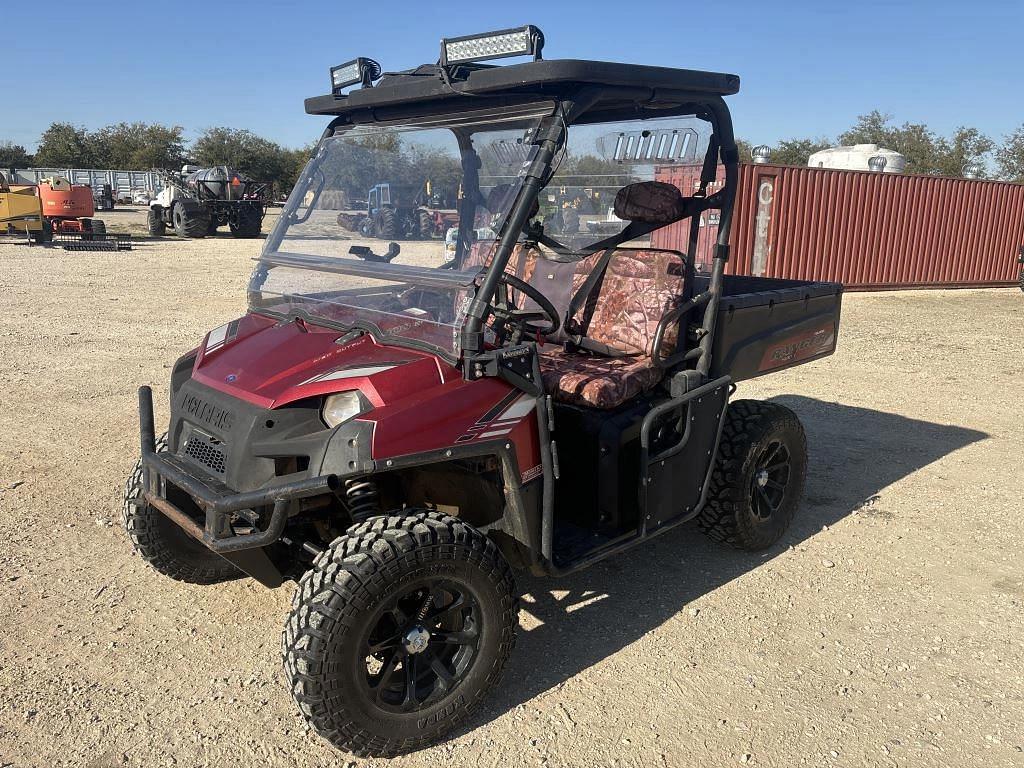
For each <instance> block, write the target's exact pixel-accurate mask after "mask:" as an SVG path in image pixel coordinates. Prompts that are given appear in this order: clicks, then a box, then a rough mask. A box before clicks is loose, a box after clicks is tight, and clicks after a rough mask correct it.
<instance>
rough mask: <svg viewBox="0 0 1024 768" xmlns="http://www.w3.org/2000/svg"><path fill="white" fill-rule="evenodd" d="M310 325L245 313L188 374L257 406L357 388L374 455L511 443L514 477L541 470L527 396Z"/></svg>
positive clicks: (203, 350)
mask: <svg viewBox="0 0 1024 768" xmlns="http://www.w3.org/2000/svg"><path fill="white" fill-rule="evenodd" d="M343 336H344V334H343V333H342V332H340V331H338V330H334V329H329V328H324V327H321V326H316V325H312V324H309V323H298V322H282V321H278V320H274V319H272V318H268V317H264V316H262V315H257V314H248V315H245V316H244V317H242V318H239V319H238V320H234V321H232V322H230V323H227V324H226V325H222V326H220V327H219V328H215V329H214V330H212V331H210V333H208V334H207V336H206V339H205V340H204V341H203V344H201V345H200V347H199V354H198V355H197V356H196V362H195V366H194V368H193V371H192V376H193V378H194V379H195V380H196V381H198V382H200V383H202V384H205V385H206V386H208V387H211V388H213V389H217V390H219V391H221V392H224V393H226V394H229V395H231V396H233V397H237V398H239V399H241V400H245V401H247V402H250V403H253V404H255V405H258V406H260V407H262V408H278V407H281V406H284V405H287V404H288V403H292V402H295V401H297V400H303V399H305V398H309V397H319V396H323V395H328V394H332V393H334V392H343V391H348V390H353V389H358V390H359V391H360V392H362V393H363V395H364V396H365V397H366V399H367V400H368V401H369V402H370V403H371V404H372V405H373V410H372V411H370V412H368V413H367V414H365V415H364V416H362V417H360V418H361V419H362V420H364V421H372V422H374V424H375V427H374V432H373V451H372V453H373V458H374V459H377V460H379V459H387V458H392V457H395V456H403V455H408V454H412V453H421V452H426V451H436V450H442V449H444V448H450V447H453V446H455V445H460V446H463V445H465V444H466V443H469V442H473V441H477V440H496V439H501V440H507V441H511V442H512V443H513V444H514V446H515V450H516V456H517V457H518V461H519V467H520V471H521V472H522V473H523V474H524V475H528V473H530V472H534V473H535V471H536V469H535V468H536V467H537V466H538V465H539V464H540V453H539V450H538V436H537V424H536V418H535V416H534V411H533V408H534V399H533V398H530V397H528V396H526V395H524V394H522V393H521V392H519V391H518V390H515V389H514V388H512V387H511V386H509V385H508V384H506V383H505V382H503V381H500V380H498V379H492V378H488V379H480V380H478V381H466V380H465V379H464V378H463V377H462V373H461V372H460V371H459V369H457V368H454V367H452V366H450V365H448V364H447V363H445V362H444V361H442V360H441V359H440V358H438V357H436V356H434V355H431V354H430V353H428V352H420V351H417V350H413V349H408V348H405V347H397V346H385V345H382V344H379V343H377V341H376V340H374V338H373V337H372V336H370V335H364V336H360V337H358V338H356V339H354V340H352V341H349V342H347V343H341V344H339V343H338V339H340V338H342V337H343Z"/></svg>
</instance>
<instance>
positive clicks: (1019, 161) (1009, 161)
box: [996, 123, 1024, 182]
mask: <svg viewBox="0 0 1024 768" xmlns="http://www.w3.org/2000/svg"><path fill="white" fill-rule="evenodd" d="M996 167H997V168H998V169H999V176H1000V178H1003V179H1006V180H1007V181H1020V182H1024V123H1021V124H1020V126H1019V127H1018V128H1017V130H1015V131H1014V132H1013V133H1011V134H1010V135H1009V136H1007V137H1006V138H1005V139H1003V145H1002V146H1001V147H999V149H997V150H996Z"/></svg>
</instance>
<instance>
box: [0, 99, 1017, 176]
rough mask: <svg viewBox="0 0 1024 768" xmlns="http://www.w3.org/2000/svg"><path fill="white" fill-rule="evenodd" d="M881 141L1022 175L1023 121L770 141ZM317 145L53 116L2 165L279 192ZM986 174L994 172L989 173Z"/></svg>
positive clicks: (0, 149) (914, 160)
mask: <svg viewBox="0 0 1024 768" xmlns="http://www.w3.org/2000/svg"><path fill="white" fill-rule="evenodd" d="M737 143H738V144H739V145H740V157H741V158H742V159H743V160H750V158H751V154H750V153H751V150H752V149H753V143H752V142H749V141H744V140H742V139H740V140H739V141H738V142H737ZM837 144H838V145H851V144H878V145H880V146H882V147H886V148H887V149H892V150H895V151H897V152H899V153H900V154H902V155H904V156H905V157H906V158H907V172H908V173H922V174H930V175H936V176H963V175H965V174H964V169H965V167H967V166H969V165H972V164H977V163H980V164H981V167H982V168H988V169H994V171H995V176H996V177H998V178H1001V179H1005V180H1007V181H1017V182H1024V123H1022V124H1021V125H1020V126H1019V127H1018V128H1017V129H1016V130H1015V131H1013V132H1012V133H1010V134H1009V135H1008V136H1005V137H1004V138H1003V141H1002V143H1001V144H997V143H996V142H995V141H994V140H993V139H991V138H990V137H988V136H986V135H985V134H983V133H982V132H981V131H979V130H978V129H977V128H972V127H967V126H963V127H960V128H957V129H956V130H955V131H954V132H953V134H952V135H951V136H948V137H947V136H942V135H939V134H937V133H935V132H934V131H932V130H931V129H930V128H928V126H927V125H924V124H923V123H909V122H907V123H904V124H903V125H895V124H893V122H892V118H891V116H890V115H886V114H883V113H881V112H879V111H878V110H874V111H872V112H869V113H867V114H866V115H861V116H860V117H859V118H858V119H857V122H856V123H855V124H854V125H853V126H851V127H850V128H849V129H848V130H846V131H844V132H843V133H841V134H839V136H838V137H836V139H835V140H832V139H829V138H827V137H818V138H799V137H798V138H791V139H786V140H783V141H780V142H778V143H777V144H776V145H775V146H773V147H772V152H771V158H770V162H772V163H775V164H779V165H807V158H808V157H809V156H810V155H811V154H812V153H814V152H817V151H818V150H820V149H826V148H828V147H832V146H836V145H837ZM312 147H313V145H310V146H307V147H302V148H299V149H290V148H287V147H283V146H281V145H280V144H278V143H276V142H273V141H270V140H269V139H265V138H263V137H261V136H257V135H256V134H254V133H252V132H251V131H247V130H244V129H235V128H227V127H215V128H207V129H206V130H205V131H203V132H202V133H201V134H200V135H199V137H198V138H196V140H195V141H193V142H192V143H191V144H189V143H187V142H186V141H185V138H184V129H183V128H182V127H181V126H166V125H160V124H157V123H142V122H135V123H116V124H114V125H108V126H105V127H103V128H99V129H97V130H94V131H89V130H87V129H85V128H83V127H80V126H76V125H73V124H71V123H53V124H51V125H50V127H49V128H47V129H46V130H45V131H43V134H42V136H41V137H40V139H39V145H38V148H37V149H36V151H35V152H34V153H31V152H29V151H28V150H26V148H25V147H24V146H22V145H19V144H14V143H13V142H10V141H0V168H5V169H6V168H28V167H32V166H36V167H43V168H117V169H124V170H139V171H148V170H150V169H151V168H169V169H173V168H180V167H181V166H182V165H183V164H185V163H186V162H192V163H195V164H196V165H200V166H203V167H207V166H213V165H229V166H231V167H233V168H236V169H237V170H239V171H241V172H242V173H244V174H246V175H248V176H250V177H251V178H253V179H255V180H258V181H267V182H271V183H272V184H273V185H274V188H275V191H276V192H278V193H281V192H287V191H288V190H289V189H291V187H292V186H293V185H294V183H295V180H296V179H297V178H298V175H299V172H300V171H301V170H302V167H303V165H305V163H306V160H307V159H308V158H309V156H310V153H311V152H312ZM983 175H989V174H988V173H985V174H983Z"/></svg>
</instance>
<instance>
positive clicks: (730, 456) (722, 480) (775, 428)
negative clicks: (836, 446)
mask: <svg viewBox="0 0 1024 768" xmlns="http://www.w3.org/2000/svg"><path fill="white" fill-rule="evenodd" d="M725 419H726V421H725V424H724V425H723V427H722V440H721V442H720V443H719V446H718V460H717V462H716V464H715V469H714V471H713V473H712V475H711V487H710V489H709V490H708V500H707V504H706V505H705V506H704V509H702V510H701V512H700V514H699V515H698V517H697V525H698V527H699V528H700V529H701V531H703V532H704V533H705V534H707V535H708V536H709V537H710V538H712V539H714V540H715V541H721V542H724V543H726V544H729V545H730V546H733V547H736V548H737V549H746V550H750V551H757V550H761V549H766V548H767V547H770V546H771V545H772V544H774V543H775V542H776V541H778V540H779V538H780V537H781V536H782V534H783V533H785V532H786V529H787V528H789V524H790V522H792V520H793V515H794V513H795V512H796V508H797V507H798V506H799V504H800V498H801V496H803V491H804V481H805V479H806V474H807V438H806V437H805V435H804V428H803V426H801V424H800V420H799V419H798V418H797V416H796V414H795V413H793V412H792V411H791V410H789V409H788V408H786V407H784V406H781V405H777V404H776V403H764V402H760V401H758V400H737V401H736V402H734V403H732V404H730V405H729V410H728V412H727V413H726V415H725Z"/></svg>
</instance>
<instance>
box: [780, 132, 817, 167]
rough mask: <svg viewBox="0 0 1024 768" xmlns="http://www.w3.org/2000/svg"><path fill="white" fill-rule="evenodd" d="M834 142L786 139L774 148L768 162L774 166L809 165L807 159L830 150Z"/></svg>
mask: <svg viewBox="0 0 1024 768" xmlns="http://www.w3.org/2000/svg"><path fill="white" fill-rule="evenodd" d="M831 146H832V142H831V141H829V140H828V139H826V138H824V137H821V138H817V139H785V140H783V141H780V142H779V143H778V144H776V145H775V146H774V147H772V153H771V156H770V157H769V159H768V162H770V163H773V164H774V165H802V166H805V165H807V159H808V158H809V157H810V156H811V155H813V154H814V153H815V152H819V151H821V150H823V149H828V148H829V147H831Z"/></svg>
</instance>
